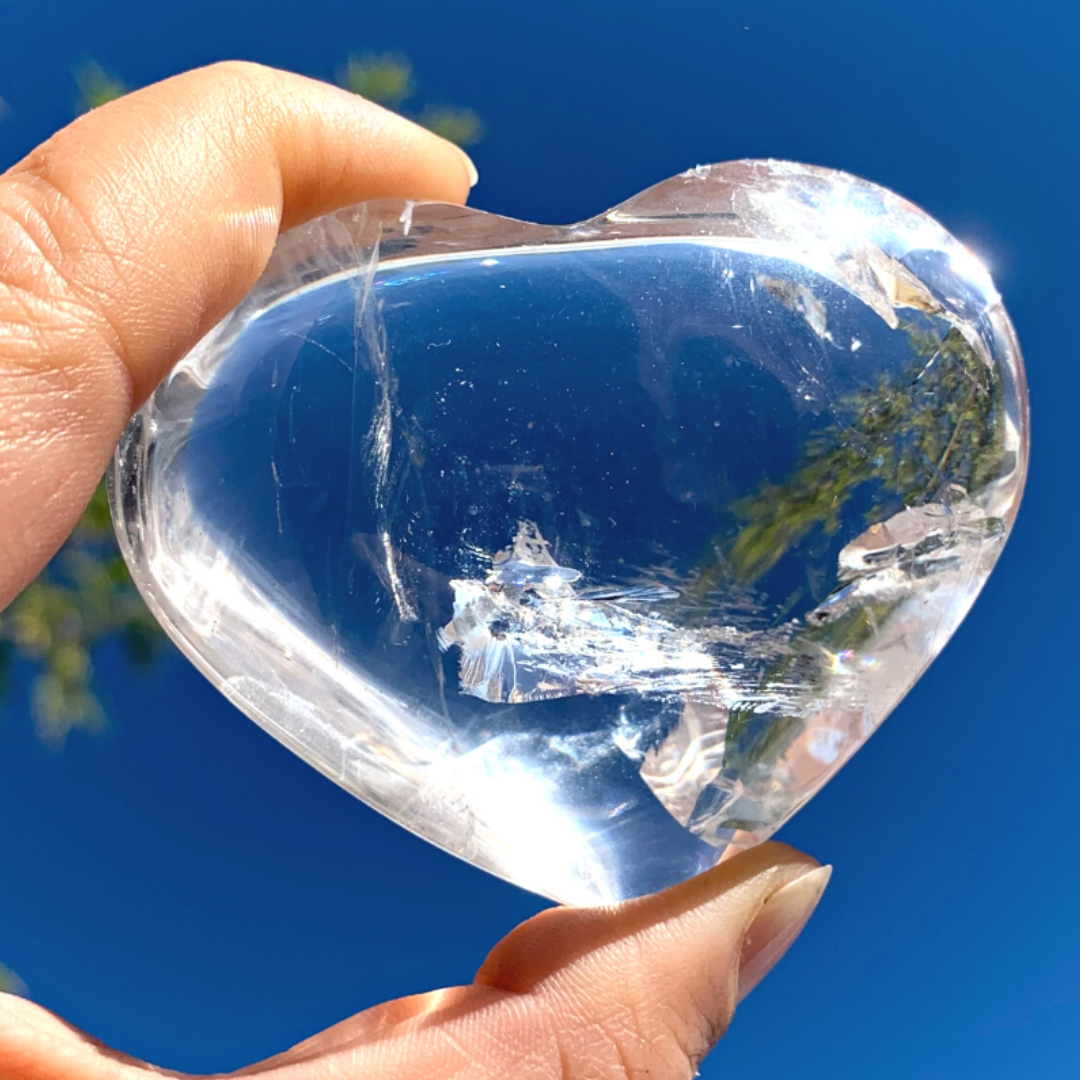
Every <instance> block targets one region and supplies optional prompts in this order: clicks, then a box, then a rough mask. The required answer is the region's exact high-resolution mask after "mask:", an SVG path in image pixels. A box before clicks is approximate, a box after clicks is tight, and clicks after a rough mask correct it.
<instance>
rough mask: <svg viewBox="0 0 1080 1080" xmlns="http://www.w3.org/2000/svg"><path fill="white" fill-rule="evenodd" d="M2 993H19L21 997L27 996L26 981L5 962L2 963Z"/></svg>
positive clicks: (0, 974) (0, 965) (0, 975)
mask: <svg viewBox="0 0 1080 1080" xmlns="http://www.w3.org/2000/svg"><path fill="white" fill-rule="evenodd" d="M0 994H18V995H19V997H26V983H24V982H23V981H22V979H20V978H19V976H18V975H16V974H15V972H14V971H12V970H11V969H10V968H6V967H4V965H3V964H0Z"/></svg>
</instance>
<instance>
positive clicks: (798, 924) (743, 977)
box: [739, 866, 832, 1001]
mask: <svg viewBox="0 0 1080 1080" xmlns="http://www.w3.org/2000/svg"><path fill="white" fill-rule="evenodd" d="M831 875H832V867H831V866H818V867H816V868H815V869H813V870H811V871H810V872H809V873H806V874H803V875H802V876H801V877H798V878H796V879H795V880H794V881H789V882H788V883H787V885H785V886H784V887H783V888H781V889H778V890H777V891H776V892H774V893H773V894H772V896H770V897H769V899H768V900H766V901H765V903H764V904H763V905H762V907H761V910H760V911H759V912H758V913H757V915H756V916H755V918H754V921H753V922H752V923H751V924H750V929H749V930H747V931H746V934H745V935H744V937H743V943H742V952H741V953H740V956H739V1001H742V1000H743V998H745V997H746V995H747V994H749V993H750V991H751V990H753V989H754V987H755V986H757V984H758V983H759V982H761V980H762V979H764V978H765V976H766V975H768V973H769V972H770V971H771V970H772V969H773V968H774V967H775V966H776V963H777V962H778V961H779V959H780V957H782V956H783V955H784V953H786V952H787V951H788V948H789V947H790V946H791V943H792V942H793V941H794V940H795V939H796V938H797V937H798V936H799V933H800V932H801V931H802V928H803V927H804V926H805V925H806V923H807V920H808V919H809V918H810V916H811V915H812V914H813V913H814V908H816V907H817V905H818V901H819V900H820V899H821V894H822V893H823V892H824V891H825V886H826V885H828V883H829V877H830V876H831Z"/></svg>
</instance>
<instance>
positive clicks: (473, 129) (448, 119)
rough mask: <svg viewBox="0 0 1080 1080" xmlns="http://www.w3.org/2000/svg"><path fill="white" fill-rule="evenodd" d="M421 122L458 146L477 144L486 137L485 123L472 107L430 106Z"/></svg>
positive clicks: (421, 115) (425, 110) (422, 115)
mask: <svg viewBox="0 0 1080 1080" xmlns="http://www.w3.org/2000/svg"><path fill="white" fill-rule="evenodd" d="M419 122H420V123H421V124H422V125H423V126H424V127H426V128H427V129H428V130H429V131H433V132H435V134H436V135H441V136H442V137H443V138H444V139H446V140H448V141H449V142H452V143H455V144H456V145H457V146H475V145H476V143H478V142H480V140H481V139H483V137H484V125H483V123H482V122H481V120H480V117H479V116H478V115H477V114H476V113H475V112H474V111H473V110H472V109H456V108H453V107H452V106H428V107H427V108H425V109H424V111H423V112H422V113H421V114H420V117H419Z"/></svg>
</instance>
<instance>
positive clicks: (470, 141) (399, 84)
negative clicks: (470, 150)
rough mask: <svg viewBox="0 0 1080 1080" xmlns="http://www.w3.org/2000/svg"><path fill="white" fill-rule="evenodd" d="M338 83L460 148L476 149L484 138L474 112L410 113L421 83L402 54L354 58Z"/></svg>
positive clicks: (450, 108) (430, 108)
mask: <svg viewBox="0 0 1080 1080" xmlns="http://www.w3.org/2000/svg"><path fill="white" fill-rule="evenodd" d="M338 82H339V83H340V84H341V85H342V86H343V87H345V89H347V90H351V91H352V92H353V93H354V94H359V95H360V96H361V97H364V98H367V99H368V100H369V101H374V102H375V103H376V104H378V105H385V106H386V107H387V108H388V109H393V110H394V111H395V112H399V113H401V114H402V115H406V116H409V118H410V119H412V120H415V121H416V122H417V123H419V124H422V125H423V126H424V127H426V128H427V129H428V130H429V131H434V132H435V134H436V135H441V136H442V137H443V138H444V139H448V140H449V141H450V142H452V143H456V144H457V145H458V146H472V145H474V144H475V143H478V142H480V140H481V139H483V137H484V125H483V123H482V122H481V120H480V117H479V116H478V115H477V114H476V113H475V112H474V111H473V110H472V109H463V108H460V107H458V106H454V105H435V104H427V105H424V107H423V108H422V109H420V111H419V112H418V113H414V112H410V111H409V110H408V109H407V108H406V102H408V101H410V100H411V99H412V98H413V97H414V96H415V95H416V92H417V83H416V80H415V79H414V78H413V68H412V64H411V63H410V62H409V60H408V58H407V57H404V56H401V55H399V54H398V53H364V54H363V55H360V56H352V57H350V58H349V62H348V63H347V64H346V65H345V67H344V68H342V69H341V71H340V72H339V73H338Z"/></svg>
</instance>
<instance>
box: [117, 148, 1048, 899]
mask: <svg viewBox="0 0 1080 1080" xmlns="http://www.w3.org/2000/svg"><path fill="white" fill-rule="evenodd" d="M1027 423H1028V421H1027V407H1026V391H1025V386H1024V376H1023V370H1022V366H1021V359H1020V352H1019V349H1018V346H1017V343H1016V339H1015V337H1014V334H1013V330H1012V327H1011V325H1010V323H1009V319H1008V317H1007V315H1006V313H1005V310H1004V308H1003V307H1002V304H1001V301H1000V298H999V296H998V294H997V293H996V292H995V290H994V287H993V285H992V284H991V281H990V279H989V277H988V275H987V273H986V271H985V270H984V269H983V268H982V267H981V266H980V265H979V263H978V262H977V261H976V260H975V259H974V258H973V257H972V256H971V255H970V254H969V252H968V251H966V250H965V249H964V248H963V247H962V246H961V245H960V244H959V243H958V242H957V241H956V240H954V239H953V238H952V237H951V236H950V235H949V234H948V233H947V232H945V230H944V229H943V228H942V227H941V226H940V225H938V224H937V223H936V222H934V221H933V220H932V219H931V218H929V217H928V216H927V215H926V214H924V213H923V212H922V211H920V210H919V209H918V208H916V207H915V206H913V205H911V204H910V203H908V202H905V201H904V200H902V199H900V198H899V197H897V196H896V195H894V194H892V193H890V192H888V191H886V190H884V189H882V188H880V187H877V186H875V185H873V184H870V183H867V182H865V181H862V180H858V179H856V178H854V177H852V176H849V175H846V174H844V173H839V172H833V171H829V170H825V169H817V168H809V167H806V166H801V165H794V164H789V163H782V162H772V161H769V162H766V161H741V162H733V163H729V164H725V165H717V166H712V167H703V168H698V169H694V170H692V171H690V172H688V173H685V174H683V175H682V176H678V177H675V178H673V179H671V180H668V181H666V182H665V183H662V184H660V185H658V186H656V187H653V188H651V189H649V190H648V191H646V192H644V193H642V194H641V195H639V196H637V197H636V198H634V199H631V200H630V201H629V202H627V203H624V204H623V205H621V206H619V207H617V208H616V209H614V210H612V211H610V212H609V213H607V214H604V215H602V216H600V217H597V218H594V219H592V220H590V221H587V222H583V223H582V224H579V225H574V226H569V227H557V228H556V227H543V226H538V225H532V224H527V223H523V222H520V221H513V220H509V219H506V218H501V217H496V216H493V215H490V214H486V213H482V212H478V211H475V210H469V209H463V208H460V207H456V206H448V205H443V204H435V203H415V202H404V201H380V202H371V203H366V204H363V205H360V206H355V207H352V208H350V209H348V210H344V211H341V212H340V213H336V214H333V215H330V216H328V217H325V218H322V219H320V220H318V221H315V222H313V223H311V224H309V225H306V226H304V227H302V228H299V229H296V230H294V231H292V232H290V233H288V234H286V235H285V236H283V237H282V238H281V241H280V243H279V244H278V246H277V249H276V251H275V253H274V255H273V258H272V260H271V262H270V265H269V267H268V269H267V270H266V272H265V274H264V275H263V277H262V279H261V280H260V282H259V283H258V285H257V286H256V288H255V289H254V290H253V291H252V293H251V294H250V295H249V296H248V297H247V299H246V300H245V301H244V302H243V303H242V304H241V305H240V306H239V307H238V308H237V309H236V310H235V311H234V312H232V313H231V314H230V315H229V316H228V317H227V318H226V319H225V320H224V322H222V323H221V324H220V325H219V326H218V327H217V328H216V329H215V330H214V331H213V332H212V333H211V334H209V335H208V336H207V337H206V338H205V339H204V340H203V341H202V342H201V343H200V344H199V345H198V346H197V347H196V348H195V349H194V350H193V351H192V352H191V353H190V354H189V355H188V356H187V357H186V358H185V359H184V360H183V361H182V362H181V363H180V364H179V365H178V366H177V367H176V369H175V370H174V371H173V373H172V375H171V376H170V377H169V378H168V380H167V381H166V382H165V383H164V384H163V385H162V386H161V388H160V389H159V390H158V391H157V392H156V394H155V395H154V396H153V398H152V399H151V401H150V402H149V403H148V404H147V406H146V407H145V408H144V409H143V410H142V411H141V412H140V413H139V414H138V416H137V417H136V418H135V420H134V421H133V423H132V425H131V427H130V428H129V430H128V432H127V434H126V436H125V438H124V441H123V444H122V445H121V447H120V450H119V451H118V454H117V457H116V461H115V466H114V469H113V473H112V495H113V508H114V514H115V517H116V520H117V522H118V532H119V534H120V539H121V544H122V546H123V549H124V553H125V555H126V557H127V559H128V562H129V564H130V566H131V568H132V572H133V573H134V575H135V579H136V581H137V582H138V584H139V586H140V588H141V589H142V590H143V592H144V594H145V596H146V598H147V600H148V601H149V603H150V605H151V607H152V608H153V610H154V612H155V613H156V615H157V616H158V618H159V619H160V620H161V621H162V623H163V624H164V625H165V627H166V628H167V630H168V631H169V633H170V634H171V635H172V636H173V638H174V639H175V640H176V641H177V643H178V644H179V645H180V647H181V648H182V649H183V650H184V651H185V652H186V653H187V655H188V656H189V657H190V658H191V659H192V660H193V661H194V662H195V664H196V665H197V666H198V667H199V668H200V669H201V670H202V671H203V672H204V673H205V674H206V675H207V676H208V677H209V678H210V679H211V680H212V681H213V682H214V684H215V685H216V686H218V687H219V688H220V689H221V691H222V692H223V693H224V694H225V695H226V696H227V697H228V698H229V699H230V700H231V701H233V702H234V703H235V704H236V705H237V706H239V707H240V708H241V709H242V710H243V711H244V712H246V713H247V714H248V715H249V716H250V717H251V718H252V719H254V720H255V721H257V722H258V723H259V724H261V725H262V726H263V727H264V728H266V730H268V731H269V732H270V733H271V734H273V735H274V736H275V737H276V738H278V739H280V740H281V741H282V742H283V743H284V744H285V745H286V746H288V747H290V748H291V749H292V750H294V751H295V752H296V753H297V754H299V755H300V756H301V757H303V758H304V759H306V760H307V761H308V762H310V763H311V764H312V765H314V766H315V767H316V768H318V769H320V770H321V771H322V772H324V773H325V774H326V775H327V776H329V777H331V778H332V779H333V780H335V781H336V782H337V783H339V784H341V785H342V786H343V787H345V788H346V789H348V790H349V791H351V792H353V793H354V794H356V795H357V796H359V797H360V798H361V799H363V800H365V801H366V802H368V803H369V804H370V805H372V806H373V807H375V808H376V809H378V810H380V811H382V812H383V813H385V814H387V815H389V816H390V817H392V818H394V819H395V820H396V821H398V822H400V823H401V824H402V825H404V826H405V827H406V828H409V829H411V830H413V831H414V832H416V833H418V834H419V835H421V836H423V837H426V838H427V839H428V840H431V841H433V842H434V843H436V844H440V845H442V846H443V847H445V848H446V849H447V850H449V851H451V852H453V853H455V854H457V855H459V856H461V857H462V858H465V859H468V860H470V861H471V862H473V863H475V864H476V865H478V866H481V867H483V868H485V869H487V870H490V871H492V872H493V873H496V874H499V875H502V876H503V877H505V878H508V879H509V880H511V881H514V882H516V883H517V884H519V885H522V886H524V887H525V888H528V889H532V890H534V891H536V892H539V893H542V894H545V895H547V896H550V897H553V898H556V899H558V900H562V901H567V902H571V903H582V904H590V903H603V902H609V901H615V900H619V899H623V898H625V897H630V896H635V895H639V894H642V893H646V892H649V891H652V890H654V889H658V888H661V887H663V886H666V885H669V884H672V883H674V882H676V881H679V880H682V879H684V878H686V877H689V876H690V875H692V874H694V873H697V872H698V871H701V870H703V869H705V868H707V867H709V866H711V865H712V864H714V863H715V862H717V861H718V860H719V859H720V858H722V857H723V856H724V854H725V853H728V852H732V851H734V850H737V849H739V848H742V847H746V846H748V845H751V844H754V843H756V842H758V841H760V840H762V839H764V838H765V837H767V836H769V835H770V834H771V833H772V832H774V831H775V830H776V829H777V828H778V827H779V826H780V825H781V824H782V823H783V822H784V821H785V820H786V819H787V818H788V817H789V816H790V815H791V814H792V813H793V812H794V811H795V810H796V809H797V808H798V807H799V806H801V805H802V804H803V803H804V802H806V800H807V799H808V798H810V797H811V796H812V795H813V794H814V793H815V792H816V791H817V790H818V789H819V788H820V787H821V786H822V785H823V784H824V783H825V782H826V781H827V780H828V779H829V777H830V776H832V775H833V773H835V772H836V770H837V769H838V768H839V767H840V766H841V765H842V764H843V763H844V762H845V761H846V760H847V759H848V758H849V757H850V756H851V754H852V753H853V752H854V751H855V750H856V749H858V747H859V746H860V745H861V744H862V743H863V741H864V740H865V739H866V738H867V737H868V736H869V735H870V734H871V733H872V732H873V730H874V729H875V728H876V727H877V725H878V724H879V723H880V722H881V721H882V720H883V719H884V718H885V716H886V715H887V714H888V713H889V712H890V710H892V709H893V707H894V706H895V705H896V704H897V702H899V701H900V699H901V698H902V697H903V695H904V694H905V693H906V691H907V690H908V689H909V688H910V687H911V686H912V684H913V683H914V682H915V680H916V679H917V678H918V677H919V675H920V673H921V672H922V671H923V670H924V668H925V667H926V666H927V664H928V663H929V662H930V661H931V660H932V659H933V658H934V657H935V656H936V655H937V653H938V652H939V651H940V650H941V649H942V647H943V646H944V645H945V643H946V641H948V639H949V637H950V635H951V634H952V633H953V631H954V630H955V629H956V627H957V625H958V624H959V622H960V621H961V619H962V618H963V617H964V615H965V614H966V613H967V611H968V609H969V608H970V607H971V604H972V602H973V601H974V599H975V597H976V595H977V593H978V592H979V590H980V588H981V587H982V585H983V583H984V582H985V581H986V578H987V575H988V574H989V572H990V570H991V568H992V567H993V565H994V563H995V561H996V560H997V558H998V555H999V554H1000V552H1001V548H1002V545H1003V543H1004V541H1005V538H1006V535H1007V533H1008V531H1009V528H1010V526H1011V524H1012V521H1013V518H1014V516H1015V513H1016V510H1017V506H1018V503H1019V499H1020V493H1021V489H1022V486H1023V480H1024V474H1025V468H1026V457H1027Z"/></svg>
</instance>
